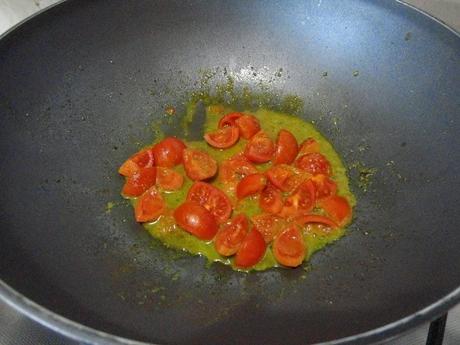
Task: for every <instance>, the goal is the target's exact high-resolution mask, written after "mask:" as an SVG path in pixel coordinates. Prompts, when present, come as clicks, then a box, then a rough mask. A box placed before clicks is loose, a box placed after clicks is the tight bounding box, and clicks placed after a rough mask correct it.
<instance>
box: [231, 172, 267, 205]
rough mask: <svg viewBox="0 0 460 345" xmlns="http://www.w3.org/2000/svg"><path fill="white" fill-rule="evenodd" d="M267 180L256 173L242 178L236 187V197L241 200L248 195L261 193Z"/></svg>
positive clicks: (262, 175)
mask: <svg viewBox="0 0 460 345" xmlns="http://www.w3.org/2000/svg"><path fill="white" fill-rule="evenodd" d="M266 183H267V178H266V177H265V175H264V174H261V173H257V174H252V175H248V176H246V177H244V178H243V179H242V180H241V181H240V182H239V183H238V185H237V186H236V196H237V198H238V199H243V198H245V197H247V196H249V195H254V194H257V193H259V192H261V191H262V190H263V189H264V188H265V184H266Z"/></svg>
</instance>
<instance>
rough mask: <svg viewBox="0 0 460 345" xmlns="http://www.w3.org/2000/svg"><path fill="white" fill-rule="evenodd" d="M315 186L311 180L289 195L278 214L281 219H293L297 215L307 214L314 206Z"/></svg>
mask: <svg viewBox="0 0 460 345" xmlns="http://www.w3.org/2000/svg"><path fill="white" fill-rule="evenodd" d="M315 195H316V191H315V185H314V184H313V182H312V181H311V180H307V181H305V182H303V183H302V184H301V185H299V187H297V189H296V190H295V191H294V193H293V194H291V195H290V196H289V197H288V198H287V199H286V201H285V202H284V206H283V208H282V210H281V212H280V215H281V216H282V217H286V218H289V217H293V216H296V215H298V214H302V213H308V212H310V211H311V210H312V209H313V207H314V206H315V199H316V198H315Z"/></svg>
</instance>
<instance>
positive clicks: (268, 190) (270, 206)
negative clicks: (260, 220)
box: [259, 183, 283, 213]
mask: <svg viewBox="0 0 460 345" xmlns="http://www.w3.org/2000/svg"><path fill="white" fill-rule="evenodd" d="M259 206H260V208H261V209H262V210H264V211H265V212H269V213H278V212H280V211H281V209H282V208H283V195H282V194H281V191H280V190H279V189H278V188H276V187H275V186H274V185H272V184H271V183H268V184H267V186H266V187H265V188H264V190H262V192H261V193H260V198H259Z"/></svg>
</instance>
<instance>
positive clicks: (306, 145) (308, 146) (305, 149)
mask: <svg viewBox="0 0 460 345" xmlns="http://www.w3.org/2000/svg"><path fill="white" fill-rule="evenodd" d="M313 152H319V143H318V142H317V141H316V140H315V139H313V138H308V139H306V140H304V141H303V142H302V144H300V147H299V156H303V155H306V154H307V153H313Z"/></svg>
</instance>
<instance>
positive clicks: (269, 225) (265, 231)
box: [251, 213, 287, 244]
mask: <svg viewBox="0 0 460 345" xmlns="http://www.w3.org/2000/svg"><path fill="white" fill-rule="evenodd" d="M251 220H252V222H253V223H254V228H256V229H257V230H258V231H259V232H260V233H261V234H262V236H263V237H264V240H265V243H267V244H268V243H270V242H271V241H273V239H274V238H275V237H276V235H278V234H279V233H280V232H281V230H283V229H284V228H286V226H287V222H286V220H285V219H284V218H281V217H279V216H275V215H274V214H269V213H262V214H258V215H255V216H254V217H252V218H251Z"/></svg>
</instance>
